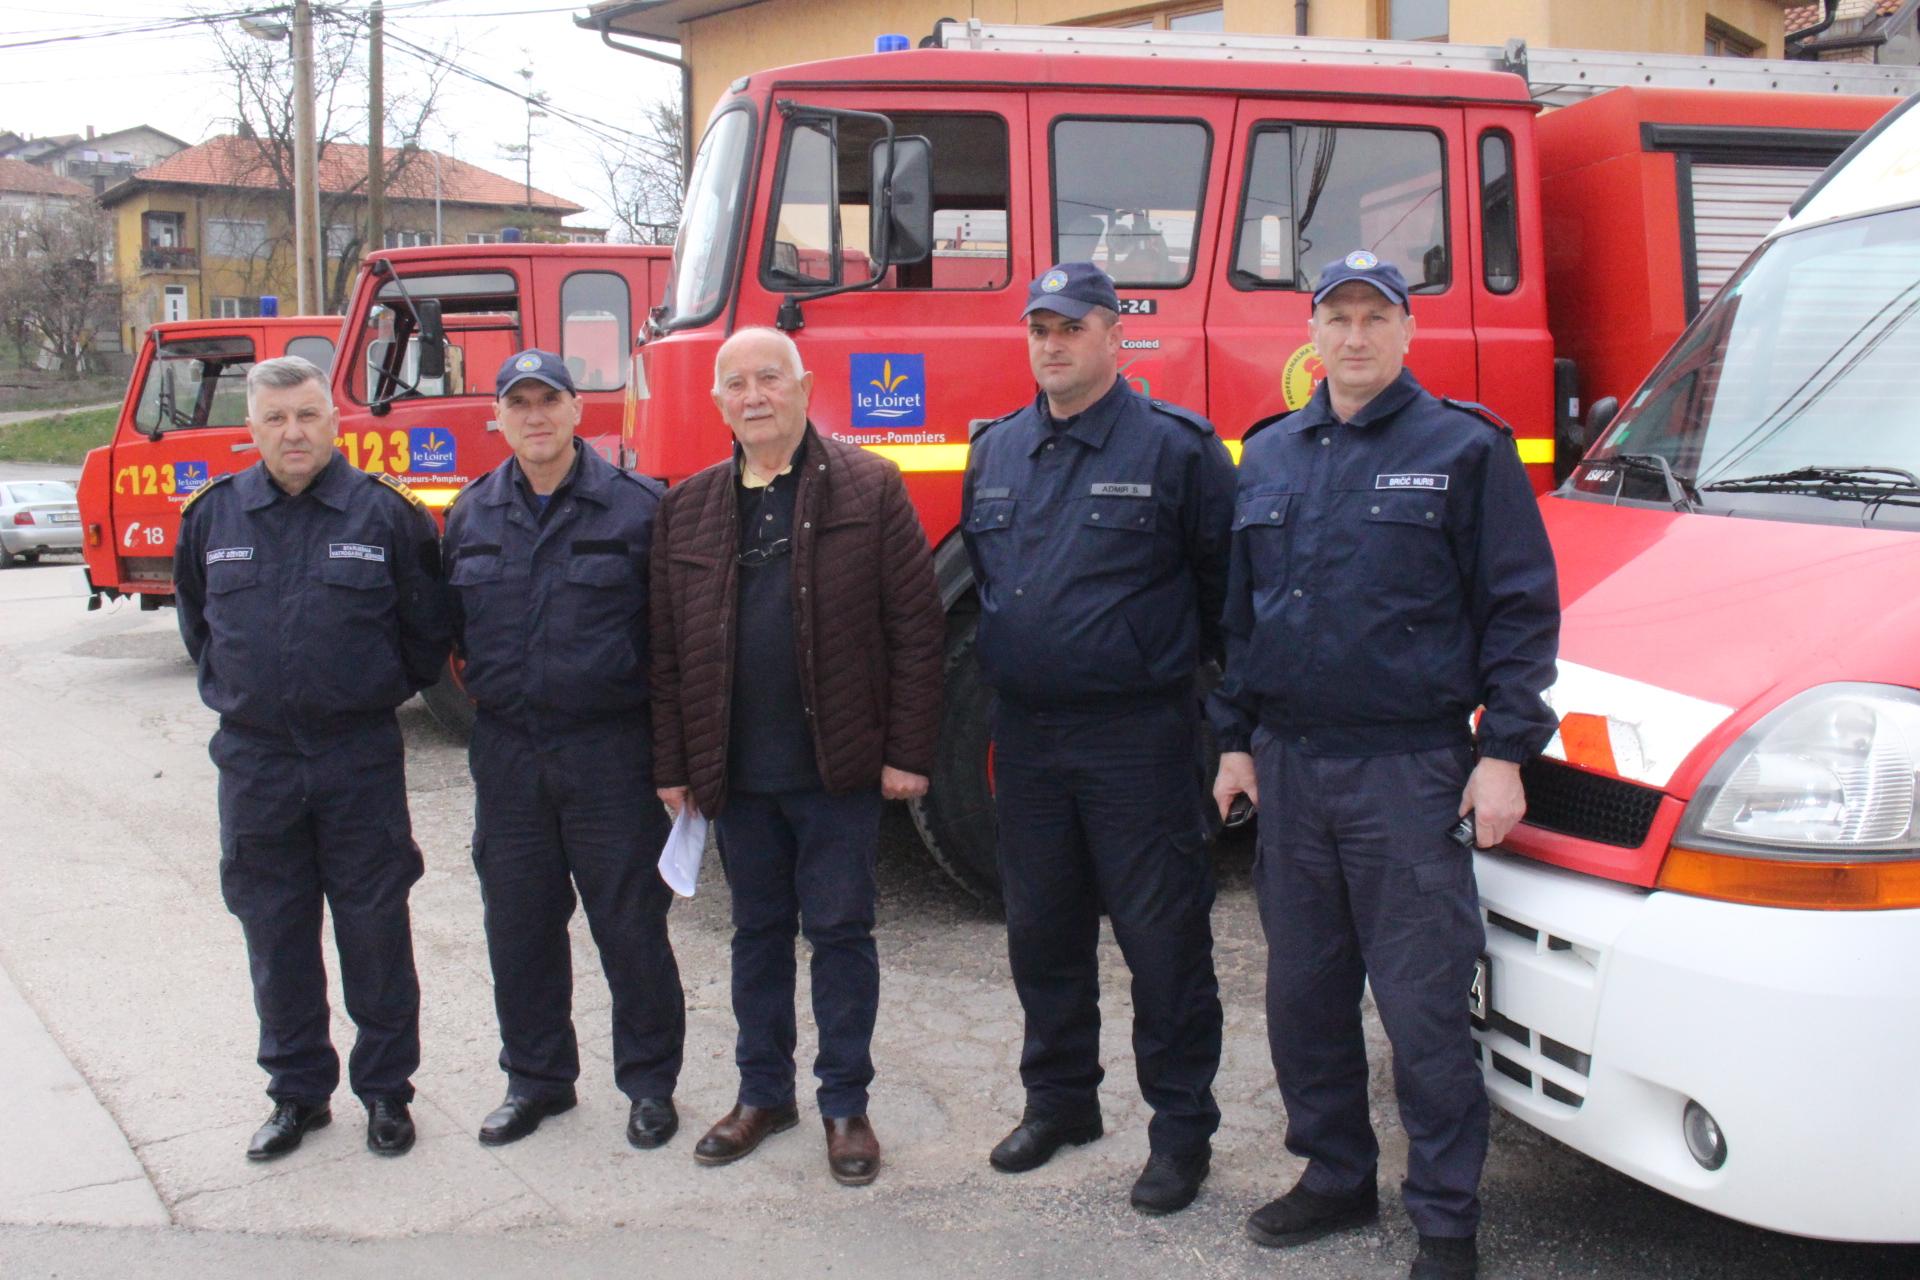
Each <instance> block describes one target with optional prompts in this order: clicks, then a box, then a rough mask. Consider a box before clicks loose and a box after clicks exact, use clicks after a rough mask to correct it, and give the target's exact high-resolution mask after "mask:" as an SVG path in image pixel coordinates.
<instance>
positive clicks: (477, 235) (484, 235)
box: [467, 231, 500, 244]
mask: <svg viewBox="0 0 1920 1280" xmlns="http://www.w3.org/2000/svg"><path fill="white" fill-rule="evenodd" d="M467 243H468V244H499V243H500V235H499V233H498V232H495V231H469V232H467Z"/></svg>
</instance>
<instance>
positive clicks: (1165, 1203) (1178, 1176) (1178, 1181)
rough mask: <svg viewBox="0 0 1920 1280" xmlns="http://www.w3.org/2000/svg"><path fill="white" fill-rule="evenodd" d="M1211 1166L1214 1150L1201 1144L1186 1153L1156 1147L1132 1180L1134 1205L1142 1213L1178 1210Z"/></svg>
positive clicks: (1189, 1201)
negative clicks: (1173, 1152)
mask: <svg viewBox="0 0 1920 1280" xmlns="http://www.w3.org/2000/svg"><path fill="white" fill-rule="evenodd" d="M1212 1167H1213V1150H1212V1148H1211V1147H1202V1148H1200V1150H1198V1151H1194V1152H1190V1153H1188V1154H1186V1155H1171V1154H1169V1153H1167V1152H1162V1151H1155V1152H1151V1153H1150V1154H1149V1155H1148V1156H1147V1167H1146V1168H1144V1169H1142V1170H1141V1171H1140V1176H1139V1177H1138V1178H1136V1179H1134V1182H1133V1207H1134V1208H1136V1209H1138V1210H1139V1211H1140V1212H1141V1213H1178V1212H1180V1211H1181V1210H1182V1209H1184V1208H1186V1207H1187V1206H1188V1205H1190V1204H1192V1203H1193V1198H1194V1197H1195V1196H1197V1195H1199V1194H1200V1184H1201V1183H1203V1182H1205V1181H1206V1180H1207V1171H1208V1170H1209V1169H1211V1168H1212Z"/></svg>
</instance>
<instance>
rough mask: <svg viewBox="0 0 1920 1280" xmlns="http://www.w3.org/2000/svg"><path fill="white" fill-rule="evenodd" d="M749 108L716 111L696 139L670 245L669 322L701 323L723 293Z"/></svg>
mask: <svg viewBox="0 0 1920 1280" xmlns="http://www.w3.org/2000/svg"><path fill="white" fill-rule="evenodd" d="M752 142H753V113H752V112H750V111H749V110H747V108H746V107H744V106H741V107H735V108H733V109H731V110H729V111H726V112H724V113H722V114H721V116H720V118H719V119H717V120H715V121H714V122H713V125H712V126H711V127H710V128H709V129H708V130H707V136H706V137H705V138H703V139H701V141H700V150H699V152H698V153H697V154H696V155H695V156H694V160H693V176H692V177H691V178H689V179H688V181H687V199H686V205H685V208H684V210H683V212H682V214H681V218H680V235H679V238H678V239H677V240H675V241H674V245H673V283H672V284H671V285H670V286H669V287H668V289H667V323H668V324H669V325H684V324H704V323H705V322H706V321H708V320H711V319H712V318H713V317H714V316H715V315H716V314H718V313H719V310H720V304H721V302H722V301H723V300H724V299H725V298H726V296H727V286H728V283H729V274H730V271H731V268H732V265H733V259H734V257H735V256H736V255H735V252H734V250H735V248H736V242H737V241H738V239H739V236H740V228H741V226H742V225H743V223H744V220H745V219H744V213H745V210H744V207H743V200H742V193H743V192H744V191H745V190H746V184H747V160H748V157H749V155H750V153H751V151H752Z"/></svg>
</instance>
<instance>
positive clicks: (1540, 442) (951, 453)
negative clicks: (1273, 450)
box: [420, 436, 1553, 506]
mask: <svg viewBox="0 0 1920 1280" xmlns="http://www.w3.org/2000/svg"><path fill="white" fill-rule="evenodd" d="M1220 443H1222V444H1224V445H1226V446H1227V453H1228V454H1230V455H1231V456H1232V458H1233V460H1234V462H1235V463H1238V462H1239V461H1240V448H1241V444H1240V441H1238V440H1222V441H1221V442H1220ZM1514 444H1515V445H1517V446H1518V447H1519V449H1520V461H1522V462H1524V463H1527V464H1528V465H1530V466H1550V465H1552V463H1553V441H1552V440H1549V439H1545V438H1542V437H1538V436H1523V437H1521V438H1519V439H1517V440H1515V441H1514ZM865 448H866V450H867V452H869V453H877V454H879V455H880V456H881V457H883V458H888V459H891V460H892V461H893V463H894V465H895V466H897V467H899V468H900V469H901V470H902V471H965V470H966V469H967V446H966V445H964V444H870V445H866V446H865ZM420 496H421V497H423V498H425V499H426V500H427V501H428V502H430V503H433V504H434V505H436V506H445V505H446V504H447V503H448V502H451V501H452V500H453V499H452V497H451V496H448V497H446V498H440V499H436V498H435V496H434V495H432V494H431V493H428V492H426V491H420Z"/></svg>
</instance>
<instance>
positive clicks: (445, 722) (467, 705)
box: [420, 658, 474, 742]
mask: <svg viewBox="0 0 1920 1280" xmlns="http://www.w3.org/2000/svg"><path fill="white" fill-rule="evenodd" d="M459 661H460V660H459V659H458V658H449V659H447V665H446V666H444V667H442V668H441V669H440V678H439V679H438V680H436V681H435V682H434V683H432V684H430V685H428V686H427V687H426V688H425V689H422V690H421V691H420V697H421V698H422V699H424V700H425V702H426V704H427V710H429V711H431V712H432V713H433V718H434V719H435V720H438V721H439V722H440V727H441V728H443V729H445V730H446V731H447V732H448V733H450V734H452V735H453V736H454V737H456V738H458V739H460V740H461V741H462V742H465V741H466V740H467V739H468V738H471V737H472V736H473V715H474V712H473V699H472V698H469V697H468V696H467V687H466V686H465V685H464V684H462V683H460V671H459V667H458V664H459Z"/></svg>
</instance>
